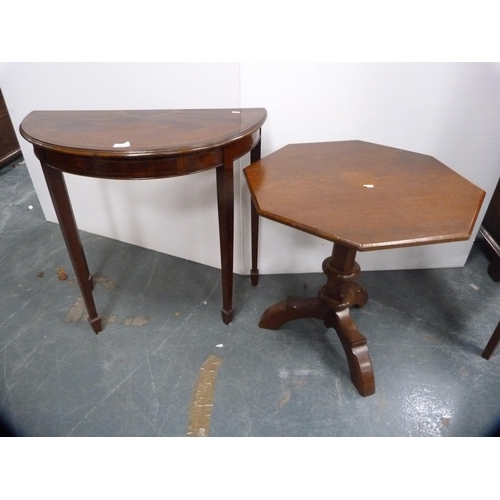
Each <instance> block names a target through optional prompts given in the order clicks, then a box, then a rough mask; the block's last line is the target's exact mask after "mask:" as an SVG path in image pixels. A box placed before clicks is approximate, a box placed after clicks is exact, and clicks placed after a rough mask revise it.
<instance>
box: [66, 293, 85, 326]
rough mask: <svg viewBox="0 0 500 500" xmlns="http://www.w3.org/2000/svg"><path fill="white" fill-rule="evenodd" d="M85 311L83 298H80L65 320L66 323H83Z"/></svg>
mask: <svg viewBox="0 0 500 500" xmlns="http://www.w3.org/2000/svg"><path fill="white" fill-rule="evenodd" d="M84 309H85V304H84V303H83V298H82V297H78V298H77V299H76V301H75V303H74V304H73V306H72V307H71V309H70V310H69V312H68V314H67V315H66V317H65V318H64V321H65V322H66V323H76V322H78V321H81V319H82V317H83V312H84Z"/></svg>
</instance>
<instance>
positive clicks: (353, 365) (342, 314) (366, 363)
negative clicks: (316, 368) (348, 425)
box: [325, 309, 375, 397]
mask: <svg viewBox="0 0 500 500" xmlns="http://www.w3.org/2000/svg"><path fill="white" fill-rule="evenodd" d="M325 325H326V326H330V327H332V328H334V329H335V331H336V332H337V335H338V336H339V339H340V342H341V343H342V347H343V348H344V352H345V355H346V357H347V363H348V365H349V372H350V376H351V380H352V383H353V384H354V386H355V387H356V389H357V390H358V392H359V393H360V394H361V395H362V396H365V397H366V396H371V395H372V394H374V393H375V376H374V374H373V366H372V362H371V359H370V355H369V353H368V347H367V345H366V338H365V337H364V336H363V335H362V334H361V333H360V332H359V330H358V328H357V326H356V324H355V323H354V321H353V320H352V318H351V316H350V314H349V309H344V310H343V311H338V312H333V311H332V312H331V313H330V314H329V315H328V317H327V318H326V319H325Z"/></svg>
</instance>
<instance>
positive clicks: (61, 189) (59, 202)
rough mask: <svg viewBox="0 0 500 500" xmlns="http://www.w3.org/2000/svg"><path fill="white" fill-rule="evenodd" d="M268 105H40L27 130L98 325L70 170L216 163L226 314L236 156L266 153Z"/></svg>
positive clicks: (114, 171) (117, 173) (161, 169)
mask: <svg viewBox="0 0 500 500" xmlns="http://www.w3.org/2000/svg"><path fill="white" fill-rule="evenodd" d="M266 117H267V112H266V110H265V109H263V108H248V109H194V110H129V111H33V112H31V113H30V114H29V115H28V116H26V118H25V119H24V120H23V122H22V123H21V127H20V132H21V135H22V136H23V137H24V138H25V139H26V140H27V141H29V142H31V143H32V144H33V146H34V151H35V155H36V156H37V158H38V159H39V160H40V163H41V165H42V169H43V173H44V175H45V180H46V182H47V186H48V188H49V192H50V195H51V198H52V202H53V204H54V208H55V211H56V214H57V217H58V220H59V223H60V226H61V231H62V233H63V237H64V240H65V243H66V246H67V248H68V252H69V254H70V258H71V261H72V264H73V266H74V270H75V274H76V275H77V280H78V283H79V285H80V289H81V291H82V296H83V298H84V301H85V305H86V307H87V312H88V314H89V321H90V323H91V325H92V328H93V330H94V331H95V332H96V333H98V332H99V331H101V330H102V326H103V325H102V321H101V319H100V317H99V315H98V314H97V311H96V307H95V304H94V300H93V296H92V293H91V292H92V277H91V274H90V272H89V269H88V265H87V261H86V258H85V254H84V252H83V247H82V245H81V242H80V238H79V235H78V229H77V226H76V222H75V218H74V216H73V211H72V208H71V202H70V199H69V196H68V192H67V189H66V185H65V182H64V176H63V173H68V174H75V175H82V176H85V177H96V178H103V179H158V178H166V177H175V176H179V175H186V174H192V173H195V172H201V171H204V170H209V169H216V186H217V205H218V214H219V232H220V249H221V273H222V296H223V300H222V302H223V304H222V311H221V314H222V319H223V321H224V323H226V324H229V323H230V322H231V321H232V319H233V315H234V310H233V304H232V293H233V246H234V179H233V162H234V161H235V160H236V159H238V158H240V157H241V156H243V155H244V154H246V153H248V152H251V158H252V160H253V161H257V160H258V159H259V158H260V138H261V127H262V125H263V124H264V122H265V120H266Z"/></svg>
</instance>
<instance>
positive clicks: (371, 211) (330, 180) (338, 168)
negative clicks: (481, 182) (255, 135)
mask: <svg viewBox="0 0 500 500" xmlns="http://www.w3.org/2000/svg"><path fill="white" fill-rule="evenodd" d="M244 173H245V176H246V179H247V182H248V186H249V188H250V192H251V194H252V197H253V200H254V202H255V205H256V208H257V211H258V213H259V215H261V216H263V217H266V218H269V219H271V220H274V221H277V222H280V223H282V224H286V225H289V226H291V227H294V228H297V229H300V230H302V231H305V232H307V233H310V234H313V235H316V236H319V237H321V238H324V239H326V240H329V241H332V242H334V243H335V242H337V243H340V244H343V245H345V246H348V247H352V248H355V249H357V250H359V251H367V250H379V249H384V248H396V247H405V246H416V245H424V244H430V243H443V242H450V241H460V240H467V239H469V238H470V236H471V232H472V230H473V227H474V224H475V222H476V218H477V216H478V213H479V210H480V208H481V204H482V202H483V199H484V196H485V193H484V191H483V190H482V189H480V188H479V187H477V186H475V185H474V184H472V183H471V182H469V181H468V180H467V179H465V178H464V177H462V176H460V175H459V174H457V173H456V172H454V171H453V170H452V169H450V168H448V167H447V166H446V165H444V164H443V163H441V162H439V161H438V160H436V159H435V158H433V157H431V156H427V155H424V154H419V153H414V152H410V151H404V150H401V149H396V148H391V147H387V146H381V145H377V144H372V143H368V142H363V141H341V142H322V143H306V144H290V145H288V146H285V147H284V148H282V149H280V150H278V151H276V152H274V153H272V154H270V155H268V156H267V157H265V158H262V159H261V160H260V161H257V162H255V163H253V164H252V165H250V166H248V167H246V168H245V169H244Z"/></svg>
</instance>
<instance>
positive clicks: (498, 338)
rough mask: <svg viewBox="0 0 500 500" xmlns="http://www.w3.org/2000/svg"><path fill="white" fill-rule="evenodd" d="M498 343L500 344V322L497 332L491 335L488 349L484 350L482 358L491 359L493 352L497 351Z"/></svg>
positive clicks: (487, 345)
mask: <svg viewBox="0 0 500 500" xmlns="http://www.w3.org/2000/svg"><path fill="white" fill-rule="evenodd" d="M498 342H500V322H499V323H498V324H497V326H496V328H495V330H494V331H493V333H492V334H491V337H490V340H489V341H488V343H487V344H486V347H485V348H484V351H483V352H482V354H481V356H482V357H483V358H484V359H490V357H491V355H492V354H493V351H494V350H495V349H496V347H497V345H498Z"/></svg>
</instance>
